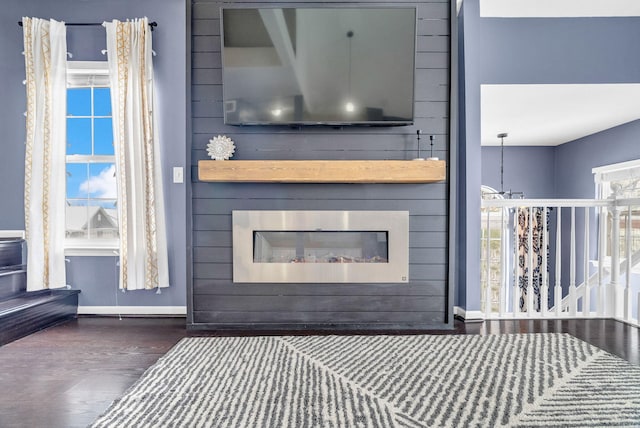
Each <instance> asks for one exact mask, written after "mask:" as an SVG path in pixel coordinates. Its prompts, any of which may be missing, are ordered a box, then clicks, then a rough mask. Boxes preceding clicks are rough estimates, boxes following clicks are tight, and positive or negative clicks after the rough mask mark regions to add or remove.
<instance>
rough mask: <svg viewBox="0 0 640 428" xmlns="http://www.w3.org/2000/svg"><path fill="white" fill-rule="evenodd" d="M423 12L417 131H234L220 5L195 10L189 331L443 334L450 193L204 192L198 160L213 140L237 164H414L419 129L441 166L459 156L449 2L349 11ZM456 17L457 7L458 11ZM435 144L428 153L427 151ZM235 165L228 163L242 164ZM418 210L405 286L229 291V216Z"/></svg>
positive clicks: (431, 188) (231, 188)
mask: <svg viewBox="0 0 640 428" xmlns="http://www.w3.org/2000/svg"><path fill="white" fill-rule="evenodd" d="M339 3H341V2H338V1H328V2H322V3H319V2H300V1H298V2H295V3H288V2H271V1H263V2H249V1H235V2H233V6H234V7H242V6H244V5H246V6H247V7H258V6H287V5H291V6H309V7H328V6H331V5H332V4H334V5H339ZM358 3H361V4H362V6H381V7H394V6H415V7H416V8H417V15H418V21H417V30H418V33H417V49H416V50H417V53H416V92H415V100H416V101H415V112H416V114H415V116H416V117H415V123H414V124H413V125H410V126H400V127H342V128H333V127H302V128H289V127H266V126H244V127H240V126H229V125H225V124H224V122H223V117H222V69H221V64H222V61H221V53H220V49H221V46H220V7H222V6H226V5H229V3H224V2H219V1H204V0H193V1H192V3H191V6H192V8H191V14H192V16H191V79H192V80H191V112H192V130H191V140H192V145H191V177H192V201H191V202H192V233H193V235H192V242H193V284H192V286H190V287H189V288H190V290H189V293H190V298H189V304H190V307H189V319H188V325H189V328H191V329H201V328H242V327H245V328H246V327H252V328H280V327H286V328H304V327H309V326H312V327H319V328H323V327H327V328H336V327H342V328H350V327H353V328H406V329H411V328H446V327H447V326H450V325H451V319H452V317H451V305H452V302H451V298H452V293H450V292H449V287H450V285H451V284H450V281H449V266H448V259H449V248H450V247H449V227H450V223H449V221H450V217H449V183H448V182H445V183H435V184H326V185H320V184H272V183H205V182H198V180H197V161H198V160H200V159H207V154H206V145H207V143H208V141H209V139H210V138H212V137H213V136H215V135H219V134H224V135H227V136H229V137H230V138H231V139H233V141H234V142H235V144H236V152H235V154H234V157H233V159H412V158H414V157H415V156H416V153H417V146H416V138H415V135H416V130H417V129H420V130H422V133H423V135H426V136H428V135H433V136H434V143H435V147H434V156H438V157H439V158H440V159H444V160H447V161H449V157H450V151H449V146H450V141H449V140H450V120H449V119H450V118H449V116H450V101H449V100H450V97H451V96H452V95H451V94H452V91H454V90H455V88H451V87H450V68H451V64H450V42H451V40H450V23H449V19H450V18H449V17H450V2H448V1H447V2H444V1H421V2H406V1H403V2H400V1H387V2H358V1H355V2H350V3H349V6H350V7H357V6H358ZM454 7H455V5H454ZM428 141H429V140H428V137H427V138H424V137H423V139H422V141H421V148H422V150H423V154H424V150H428ZM233 159H232V160H230V161H229V162H233ZM240 209H242V210H251V209H255V210H264V209H267V210H406V211H409V216H410V225H409V235H410V238H409V241H410V242H409V246H410V251H409V258H410V261H409V263H410V265H409V271H410V280H409V283H408V284H400V283H397V284H326V283H325V284H323V283H318V284H238V283H233V282H232V276H231V272H232V264H231V263H232V261H231V255H232V248H231V211H232V210H240Z"/></svg>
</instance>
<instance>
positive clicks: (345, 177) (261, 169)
mask: <svg viewBox="0 0 640 428" xmlns="http://www.w3.org/2000/svg"><path fill="white" fill-rule="evenodd" d="M445 170H446V164H445V161H442V160H225V161H215V160H200V161H198V179H199V180H200V181H216V182H254V183H433V182H437V181H443V180H444V179H445V177H446V171H445Z"/></svg>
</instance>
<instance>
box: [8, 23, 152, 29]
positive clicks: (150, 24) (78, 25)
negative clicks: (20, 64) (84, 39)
mask: <svg viewBox="0 0 640 428" xmlns="http://www.w3.org/2000/svg"><path fill="white" fill-rule="evenodd" d="M18 25H19V26H21V27H22V21H18ZM65 25H73V26H76V27H90V26H97V25H102V22H65ZM157 26H158V23H157V22H156V21H153V22H150V23H149V27H151V31H153V30H154V29H155V28H156V27H157Z"/></svg>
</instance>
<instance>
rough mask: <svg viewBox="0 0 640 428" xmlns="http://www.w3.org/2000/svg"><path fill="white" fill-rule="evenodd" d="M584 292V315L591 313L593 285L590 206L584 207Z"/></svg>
mask: <svg viewBox="0 0 640 428" xmlns="http://www.w3.org/2000/svg"><path fill="white" fill-rule="evenodd" d="M583 264H584V276H583V278H584V279H583V281H584V286H583V287H582V289H583V290H584V294H583V296H582V315H584V316H585V317H589V316H590V315H591V287H589V207H584V263H583Z"/></svg>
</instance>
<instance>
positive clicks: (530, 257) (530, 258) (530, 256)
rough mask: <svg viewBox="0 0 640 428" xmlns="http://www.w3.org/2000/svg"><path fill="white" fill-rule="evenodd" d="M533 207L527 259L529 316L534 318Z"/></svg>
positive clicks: (530, 216)
mask: <svg viewBox="0 0 640 428" xmlns="http://www.w3.org/2000/svg"><path fill="white" fill-rule="evenodd" d="M533 219H534V214H533V207H529V221H528V222H527V247H528V249H529V251H528V257H527V261H526V263H527V265H528V266H527V271H528V272H529V275H527V301H526V308H527V315H528V316H530V317H531V316H533Z"/></svg>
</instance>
